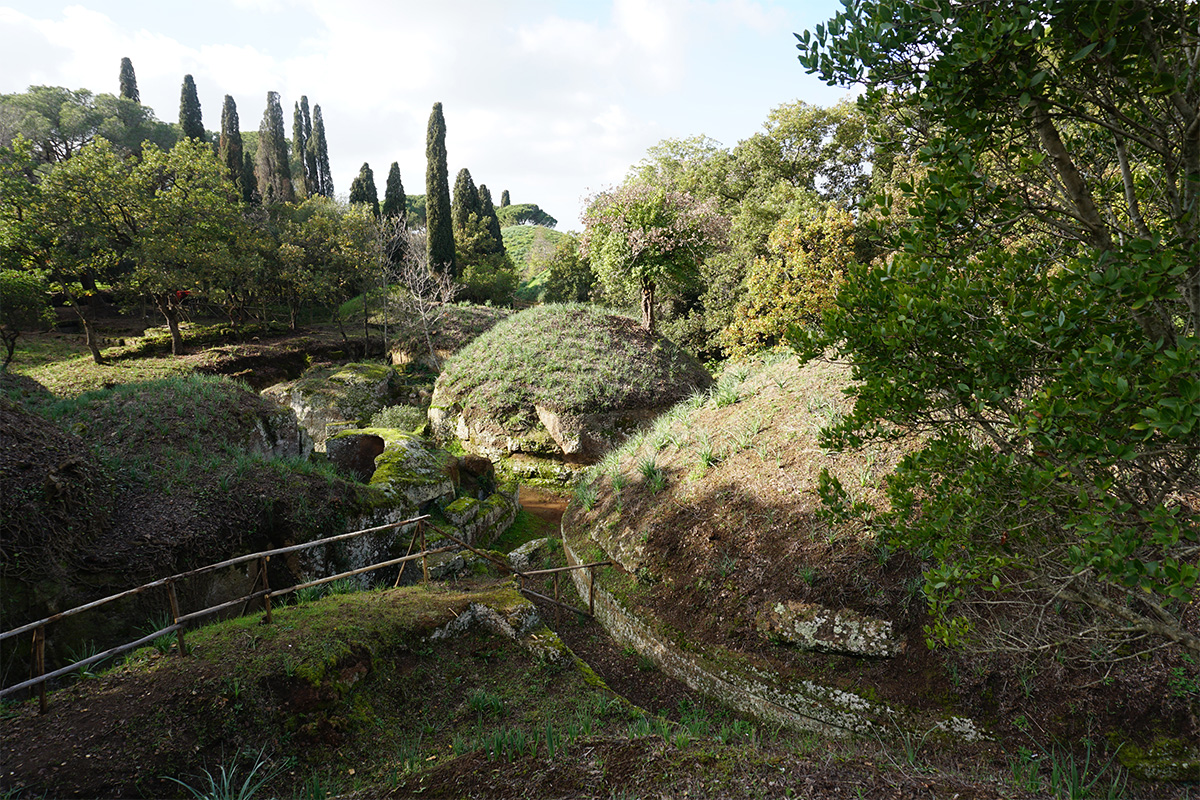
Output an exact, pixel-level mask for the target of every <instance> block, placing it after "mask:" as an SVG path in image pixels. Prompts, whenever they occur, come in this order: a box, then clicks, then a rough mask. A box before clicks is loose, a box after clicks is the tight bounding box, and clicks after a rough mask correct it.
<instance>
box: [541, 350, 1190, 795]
mask: <svg viewBox="0 0 1200 800" xmlns="http://www.w3.org/2000/svg"><path fill="white" fill-rule="evenodd" d="M848 380H849V371H848V369H846V368H844V367H840V366H836V365H831V364H823V363H816V362H813V363H810V364H808V365H805V366H803V367H800V366H799V365H797V363H796V362H795V360H794V359H783V360H775V361H774V363H771V362H768V363H767V364H765V365H760V366H757V367H755V368H753V369H751V368H746V367H733V368H731V369H730V370H728V371H727V372H726V374H725V375H724V376H723V377H722V379H721V380H720V381H719V383H718V385H717V386H716V387H715V388H714V389H713V391H712V392H711V394H710V395H709V396H708V397H707V398H703V397H698V398H694V399H693V400H691V401H689V402H685V403H683V404H681V405H680V406H678V407H676V408H675V409H673V410H672V411H671V412H669V413H668V414H666V415H664V416H663V417H661V418H660V419H659V420H658V421H657V422H656V424H655V426H654V427H653V429H651V430H650V431H648V432H646V433H645V434H643V435H640V436H637V437H635V438H633V439H631V440H629V441H628V442H627V443H626V444H625V446H623V447H622V448H621V449H620V450H618V451H614V452H613V453H611V454H609V456H607V457H606V458H605V459H604V460H603V461H602V462H601V463H599V464H598V465H596V466H595V467H593V468H592V470H590V471H589V472H588V473H587V475H586V477H585V478H584V479H583V480H581V481H580V483H579V484H578V486H577V489H576V492H575V497H574V499H573V500H572V502H571V504H570V505H569V507H568V509H567V511H566V513H565V515H564V518H563V538H564V544H565V545H566V547H567V550H568V552H569V553H570V554H571V555H572V557H573V558H574V559H575V560H577V561H580V562H595V561H601V560H605V559H612V560H613V561H615V562H616V563H617V566H615V567H613V568H609V569H606V570H603V571H601V573H600V574H599V575H598V578H597V581H596V591H597V608H598V609H599V608H601V606H602V605H603V606H605V608H608V609H611V610H612V611H613V613H612V614H611V615H610V619H609V620H608V621H606V627H608V628H609V630H610V631H611V632H612V633H613V634H614V636H615V637H616V638H618V639H619V640H623V641H625V642H626V643H628V644H629V645H630V646H633V647H636V648H637V649H638V650H639V651H641V652H643V653H644V654H646V655H647V656H648V657H650V658H652V659H654V660H655V661H656V662H658V663H659V664H660V665H661V666H662V667H663V669H664V671H668V672H670V673H671V674H679V675H683V674H684V673H687V672H688V671H690V672H691V674H693V675H700V674H701V673H703V674H705V675H708V676H716V678H718V679H719V680H713V681H710V682H709V683H706V684H704V685H705V689H706V690H708V691H713V692H714V693H717V694H718V696H723V698H724V699H727V700H728V701H729V702H733V703H739V702H742V706H741V707H748V706H753V705H754V703H756V702H758V703H759V707H760V708H767V709H768V710H769V711H772V712H775V711H778V710H779V709H781V708H782V709H791V710H793V711H795V712H796V714H795V715H794V716H795V717H804V716H805V715H806V714H807V715H808V716H807V717H806V718H805V719H807V720H809V721H814V722H819V723H820V725H819V726H818V727H822V728H823V729H833V728H841V729H843V730H845V729H848V730H854V731H863V730H873V731H876V732H877V733H878V732H881V731H887V730H892V731H894V730H895V729H896V728H895V726H897V725H899V726H909V729H910V730H916V731H917V732H918V733H921V732H932V735H933V736H939V737H940V736H942V735H943V734H945V735H946V736H947V737H949V738H953V739H956V740H959V743H960V744H961V743H962V741H965V740H968V739H970V738H972V737H975V736H978V735H979V734H983V736H984V737H986V738H990V739H994V740H995V741H998V742H1000V743H1002V744H1003V743H1004V742H1010V743H1012V742H1023V741H1028V740H1029V735H1030V731H1031V730H1034V731H1037V732H1038V734H1039V736H1041V737H1042V739H1043V741H1046V740H1050V741H1059V742H1082V741H1085V740H1086V739H1088V737H1092V736H1096V735H1097V733H1096V732H1097V731H1103V732H1104V735H1107V736H1109V737H1110V739H1111V741H1112V742H1113V743H1115V744H1125V745H1126V746H1124V747H1123V748H1122V750H1121V751H1120V752H1121V753H1124V752H1125V751H1126V750H1129V751H1130V752H1134V751H1135V748H1136V747H1139V746H1140V747H1142V748H1148V747H1150V746H1151V745H1152V744H1153V742H1155V741H1158V740H1159V739H1161V738H1162V737H1164V736H1165V737H1166V738H1168V739H1170V740H1172V741H1181V740H1192V741H1194V739H1193V738H1192V737H1194V736H1195V735H1196V732H1197V728H1196V716H1195V713H1194V709H1195V705H1194V697H1195V695H1192V696H1191V698H1192V699H1189V697H1188V696H1187V695H1186V693H1184V694H1181V693H1179V692H1178V691H1176V688H1174V687H1177V686H1178V683H1179V681H1178V679H1177V678H1178V676H1179V675H1182V674H1185V672H1186V669H1187V665H1186V664H1182V662H1178V663H1177V659H1178V658H1179V656H1178V654H1176V655H1174V656H1172V655H1170V654H1169V653H1168V651H1165V650H1164V651H1159V652H1157V653H1155V655H1154V656H1153V657H1149V656H1148V657H1146V658H1144V659H1129V660H1126V661H1124V662H1122V663H1119V664H1106V665H1096V666H1095V667H1092V666H1089V665H1075V664H1071V663H1062V662H1060V661H1058V660H1056V659H1055V658H1054V654H1052V653H1042V652H1025V653H1022V652H1019V651H1014V650H1012V649H1011V648H1003V647H1000V646H997V647H996V648H994V649H993V650H990V651H988V650H984V649H976V650H971V651H948V650H945V649H938V650H934V649H931V648H930V646H929V645H928V644H927V643H926V636H925V625H926V623H927V622H928V616H927V610H926V600H925V597H924V594H923V592H922V587H923V585H924V578H923V575H922V572H923V569H924V567H923V565H922V562H921V559H920V555H919V554H913V553H909V552H906V551H902V550H896V549H894V548H893V547H892V546H891V545H890V544H889V542H888V541H886V539H883V538H877V536H876V534H875V533H874V532H873V531H868V530H864V529H863V528H862V526H861V524H859V523H857V522H855V521H854V520H853V519H850V520H848V521H839V520H837V519H835V518H832V517H831V516H830V515H828V514H826V513H824V510H823V503H822V500H821V496H820V487H821V477H820V476H821V470H822V468H824V469H828V471H829V472H830V473H831V474H832V475H833V476H834V477H836V478H837V479H838V480H839V481H840V482H841V484H842V486H844V487H846V488H847V489H848V491H849V492H850V499H851V501H853V502H854V503H864V504H869V505H871V506H873V507H876V508H882V507H884V504H885V503H886V496H885V494H884V488H885V485H886V480H887V476H888V475H889V474H890V473H891V471H892V467H893V466H894V464H895V463H896V462H897V461H898V460H899V459H900V458H902V457H903V456H904V455H905V453H906V451H907V450H909V449H911V448H912V447H913V445H914V442H912V441H906V440H904V439H900V440H899V441H896V442H893V443H890V444H887V445H882V444H876V445H874V446H872V447H871V448H870V449H866V450H862V451H853V452H852V451H847V452H829V451H826V450H824V449H823V448H822V447H821V445H820V441H819V432H820V429H821V428H823V427H826V426H828V425H830V424H831V423H834V422H835V421H836V420H838V419H839V418H840V417H841V415H843V414H845V413H848V412H849V410H850V408H849V401H848V400H847V398H846V397H845V396H844V395H843V392H842V390H843V388H844V387H845V386H846V384H847V381H848ZM586 590H587V587H586V586H582V587H580V592H581V594H582V593H584V592H585V591H586ZM601 600H603V601H604V602H603V603H601ZM598 614H599V612H598ZM1000 644H1003V643H997V645H1000ZM1173 658H1174V659H1176V660H1172V659H1173ZM738 675H740V676H742V678H735V677H733V676H738ZM765 676H771V677H770V678H769V679H768V678H767V677H765ZM1173 676H1175V677H1173ZM685 679H686V678H685ZM688 682H689V684H691V681H690V680H689V681H688ZM814 687H817V688H821V687H823V692H824V697H813V689H814ZM739 692H740V694H741V700H739V699H738V697H735V696H734V695H735V694H737V693H739ZM818 694H819V693H818ZM826 700H834V701H836V702H835V703H833V704H832V706H831V705H830V704H829V703H827V702H825V701H826ZM743 701H745V702H743ZM760 701H763V702H760ZM831 708H832V710H833V712H836V713H830V709H831ZM843 712H844V713H843ZM803 724H805V723H804V722H803V720H802V721H801V725H803ZM926 735H930V734H928V733H927V734H926ZM947 744H948V745H949V744H950V743H949V742H948V743H947ZM1114 746H1115V745H1114ZM1013 747H1014V748H1015V744H1014V745H1013ZM1123 760H1124V759H1123ZM1192 763H1194V762H1192ZM1127 766H1129V767H1130V769H1131V771H1134V772H1135V774H1142V773H1138V772H1136V770H1135V769H1134V766H1133V765H1127ZM1146 774H1149V773H1146Z"/></svg>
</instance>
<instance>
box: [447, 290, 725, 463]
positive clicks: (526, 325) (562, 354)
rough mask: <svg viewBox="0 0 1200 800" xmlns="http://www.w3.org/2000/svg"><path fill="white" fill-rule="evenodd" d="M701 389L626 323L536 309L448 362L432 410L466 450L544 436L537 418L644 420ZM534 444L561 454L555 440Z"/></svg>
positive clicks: (584, 311)
mask: <svg viewBox="0 0 1200 800" xmlns="http://www.w3.org/2000/svg"><path fill="white" fill-rule="evenodd" d="M710 383H711V378H710V377H709V375H708V373H707V372H705V370H704V368H703V367H702V366H701V365H700V363H699V362H697V361H696V360H695V359H694V358H692V357H691V356H689V355H688V354H686V353H685V352H683V351H682V350H680V349H679V348H678V347H676V346H675V345H674V344H672V343H671V342H669V341H667V340H666V339H663V338H661V337H658V336H655V335H652V334H650V333H649V332H647V331H646V330H644V329H643V328H641V327H640V326H639V325H638V324H637V322H635V321H634V320H632V319H629V318H628V317H622V316H616V315H613V314H606V313H604V312H603V311H600V310H598V309H595V308H592V307H589V306H565V305H546V306H538V307H536V308H531V309H528V310H526V311H522V312H521V313H520V314H516V315H514V316H512V317H510V318H508V319H506V320H505V321H504V322H502V323H500V324H498V325H497V326H496V327H494V328H492V329H491V330H490V331H488V332H487V333H486V334H484V335H483V336H480V337H479V338H478V339H476V340H475V341H474V342H472V343H471V344H470V345H468V346H467V347H465V348H464V349H463V350H462V351H461V352H459V354H458V355H457V356H456V357H455V358H453V359H451V360H450V361H448V362H447V363H446V365H445V368H444V370H443V372H442V374H441V376H440V377H439V378H438V381H437V384H436V386H435V388H434V396H433V401H432V405H433V407H434V409H435V410H436V409H440V410H442V412H443V416H444V418H456V417H457V416H459V415H461V418H462V420H463V421H464V423H465V426H466V428H467V429H468V431H469V432H470V433H471V437H470V438H472V440H473V441H474V440H487V439H488V438H489V437H490V438H491V439H492V440H493V441H494V440H496V439H497V438H504V437H507V438H509V439H516V438H520V437H532V438H534V439H536V438H537V437H538V435H539V434H546V427H545V422H546V420H545V416H546V412H551V413H553V414H554V415H556V416H557V417H560V418H564V419H568V420H570V419H575V420H578V419H583V418H586V417H590V416H597V415H614V414H615V415H621V414H627V413H628V412H633V413H634V415H639V414H640V415H641V416H642V418H643V419H644V418H645V416H647V415H648V414H649V412H652V411H655V410H661V409H664V408H667V407H670V406H671V405H673V404H674V403H676V402H678V401H680V400H681V399H683V398H685V397H688V396H689V395H691V394H693V393H695V392H696V391H698V390H700V389H704V388H707V387H708V385H709V384H710ZM539 409H540V411H539ZM626 432H627V431H626V430H625V429H624V424H623V423H622V424H620V425H616V427H614V429H613V430H598V431H596V434H595V435H596V436H597V438H599V439H606V440H612V439H613V438H615V437H616V436H617V435H618V434H624V433H626ZM551 435H553V436H554V438H555V440H556V441H555V442H554V443H550V442H548V438H549V436H551ZM575 435H579V431H569V432H567V433H565V434H564V436H575ZM582 435H591V434H590V433H587V432H585V433H584V434H582ZM542 438H544V439H547V444H548V445H549V446H551V447H552V445H553V444H555V443H557V444H558V445H559V446H560V447H562V448H563V452H567V448H566V447H564V446H563V444H562V442H561V441H559V437H558V435H557V434H556V433H553V432H551V433H550V434H546V435H545V436H543V437H542ZM485 446H486V445H485Z"/></svg>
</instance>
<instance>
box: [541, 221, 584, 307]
mask: <svg viewBox="0 0 1200 800" xmlns="http://www.w3.org/2000/svg"><path fill="white" fill-rule="evenodd" d="M535 263H536V264H538V265H539V266H541V267H542V268H543V270H545V278H544V281H543V284H542V292H541V297H540V299H541V300H542V301H543V302H546V303H583V302H586V301H588V300H590V299H591V297H592V294H593V292H594V291H595V289H596V273H595V272H593V271H592V266H591V263H590V262H589V261H588V259H587V257H585V256H584V255H583V254H582V253H581V252H580V242H579V238H578V237H577V236H575V235H573V234H568V235H567V236H565V237H563V238H561V239H559V240H558V243H557V244H556V245H555V246H554V251H553V252H552V253H551V254H550V255H549V257H547V258H544V259H539V260H538V261H536V262H535Z"/></svg>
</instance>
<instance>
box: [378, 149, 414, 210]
mask: <svg viewBox="0 0 1200 800" xmlns="http://www.w3.org/2000/svg"><path fill="white" fill-rule="evenodd" d="M407 213H408V198H406V197H405V196H404V184H403V183H401V182H400V165H399V164H398V163H396V162H395V161H393V162H392V168H391V169H390V170H388V176H387V186H386V187H385V188H384V190H383V215H384V216H385V217H388V218H389V219H394V218H397V217H403V216H405V215H406V214H407Z"/></svg>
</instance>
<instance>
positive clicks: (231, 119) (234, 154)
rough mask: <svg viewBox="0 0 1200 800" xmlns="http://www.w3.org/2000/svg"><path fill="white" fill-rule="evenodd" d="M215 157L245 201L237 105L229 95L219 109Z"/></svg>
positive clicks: (243, 163)
mask: <svg viewBox="0 0 1200 800" xmlns="http://www.w3.org/2000/svg"><path fill="white" fill-rule="evenodd" d="M217 157H218V159H219V160H220V162H221V163H222V164H223V165H224V166H225V175H226V176H227V177H228V178H229V180H230V181H232V182H233V185H234V186H236V187H237V188H238V192H239V194H241V195H242V198H243V199H245V195H246V187H245V186H244V185H243V184H242V171H243V168H244V165H245V158H243V155H242V129H241V124H240V123H239V122H238V112H237V103H235V102H233V97H232V96H230V95H225V105H224V106H223V107H222V108H221V140H220V143H219V145H218V149H217Z"/></svg>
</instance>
